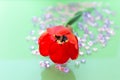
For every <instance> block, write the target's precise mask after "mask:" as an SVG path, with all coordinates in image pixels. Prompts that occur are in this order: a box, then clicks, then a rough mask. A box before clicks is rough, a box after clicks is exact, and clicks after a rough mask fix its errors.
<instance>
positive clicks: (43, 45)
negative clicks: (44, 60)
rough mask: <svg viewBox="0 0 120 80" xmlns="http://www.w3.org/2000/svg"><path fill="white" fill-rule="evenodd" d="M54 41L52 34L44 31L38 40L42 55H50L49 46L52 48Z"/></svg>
mask: <svg viewBox="0 0 120 80" xmlns="http://www.w3.org/2000/svg"><path fill="white" fill-rule="evenodd" d="M53 42H54V40H53V39H52V38H51V36H50V35H49V34H48V33H47V32H45V33H43V34H42V35H41V36H40V38H39V40H38V44H39V51H40V54H41V55H42V56H48V55H49V48H50V45H51V43H53Z"/></svg>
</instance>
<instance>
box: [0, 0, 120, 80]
mask: <svg viewBox="0 0 120 80" xmlns="http://www.w3.org/2000/svg"><path fill="white" fill-rule="evenodd" d="M86 1H87V2H93V1H96V2H103V3H109V4H110V7H111V8H112V10H114V11H115V12H116V16H113V18H114V21H115V24H117V25H118V26H120V19H119V18H120V10H119V8H120V4H119V3H120V0H0V80H120V77H119V76H120V29H118V30H116V31H115V32H116V34H115V36H113V37H112V39H111V40H110V41H109V44H108V45H107V46H106V47H105V48H103V49H102V50H100V51H99V52H97V53H95V54H92V55H91V56H88V57H87V63H86V64H81V65H80V67H79V68H75V67H74V65H71V66H69V67H70V69H71V72H70V73H68V74H65V73H62V72H59V71H56V70H55V69H54V68H53V67H51V69H44V68H41V67H40V66H39V64H38V63H39V60H40V59H41V57H39V56H33V55H32V54H31V52H30V51H29V49H28V47H29V45H28V43H27V42H26V40H25V37H26V36H27V35H28V34H29V32H30V30H31V29H33V24H32V22H31V18H32V16H40V14H41V13H42V12H43V11H42V10H41V9H43V10H44V8H45V7H47V6H51V5H56V4H57V3H59V2H60V3H63V4H67V3H70V2H86ZM111 16H112V15H111Z"/></svg>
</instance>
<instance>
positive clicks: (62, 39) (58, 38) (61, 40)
mask: <svg viewBox="0 0 120 80" xmlns="http://www.w3.org/2000/svg"><path fill="white" fill-rule="evenodd" d="M55 38H56V41H57V42H58V43H59V44H62V43H65V42H67V41H68V39H67V37H66V36H65V35H63V36H57V35H55Z"/></svg>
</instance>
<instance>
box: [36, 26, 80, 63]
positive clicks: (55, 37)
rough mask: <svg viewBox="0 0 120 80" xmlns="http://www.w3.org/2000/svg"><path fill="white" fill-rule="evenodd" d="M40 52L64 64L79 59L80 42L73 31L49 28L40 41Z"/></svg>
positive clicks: (55, 61) (64, 28) (61, 27)
mask: <svg viewBox="0 0 120 80" xmlns="http://www.w3.org/2000/svg"><path fill="white" fill-rule="evenodd" d="M38 44H39V52H40V54H41V55H42V56H49V57H50V59H51V60H52V61H53V62H54V63H57V64H64V63H66V62H67V61H68V60H69V59H72V60H74V59H76V58H77V57H78V50H79V49H78V40H77V37H76V36H75V35H74V34H73V33H72V31H71V30H70V29H69V28H67V27H64V26H55V27H51V28H48V29H47V31H46V32H44V33H43V34H42V35H41V36H40V38H39V39H38Z"/></svg>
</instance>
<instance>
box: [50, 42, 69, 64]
mask: <svg viewBox="0 0 120 80" xmlns="http://www.w3.org/2000/svg"><path fill="white" fill-rule="evenodd" d="M68 50H69V44H68V43H64V44H58V43H56V42H55V43H53V44H52V45H51V47H50V50H49V52H50V58H51V60H52V61H53V62H55V63H58V64H63V63H66V62H67V61H68V59H69V58H70V54H69V53H68Z"/></svg>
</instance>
